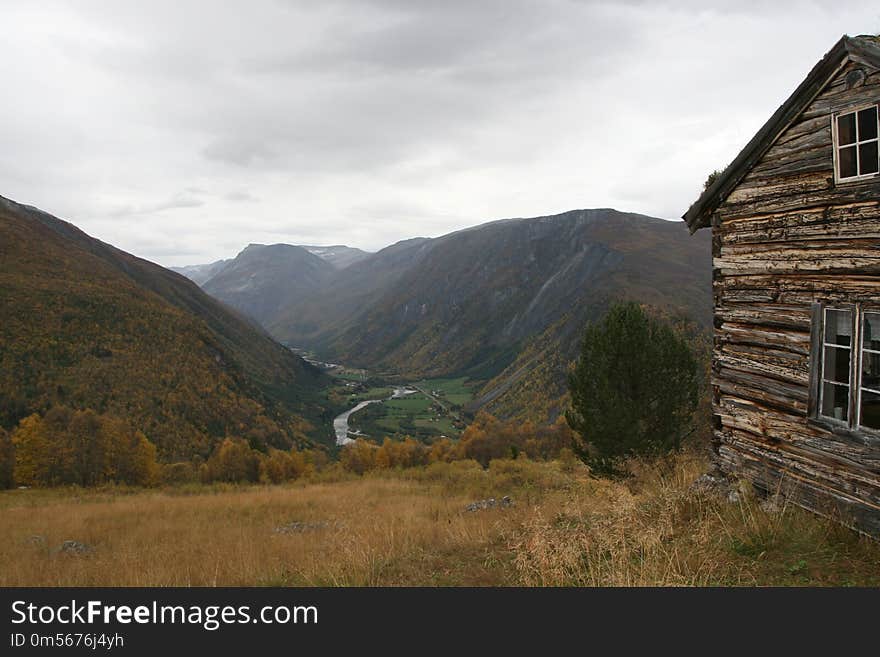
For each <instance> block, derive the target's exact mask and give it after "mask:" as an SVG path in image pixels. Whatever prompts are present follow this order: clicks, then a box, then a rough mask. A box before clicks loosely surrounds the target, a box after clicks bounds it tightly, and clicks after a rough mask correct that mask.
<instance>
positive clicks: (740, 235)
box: [712, 63, 880, 535]
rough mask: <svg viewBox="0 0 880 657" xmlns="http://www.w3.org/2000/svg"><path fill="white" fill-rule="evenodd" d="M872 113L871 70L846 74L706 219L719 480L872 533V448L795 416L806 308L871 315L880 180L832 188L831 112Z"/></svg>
mask: <svg viewBox="0 0 880 657" xmlns="http://www.w3.org/2000/svg"><path fill="white" fill-rule="evenodd" d="M856 68H861V69H862V70H864V72H865V73H866V76H867V77H865V78H864V84H861V85H860V86H857V87H854V88H848V86H847V84H846V80H845V78H846V76H847V74H848V73H849V72H850V71H852V70H853V69H856ZM850 79H851V80H852V79H853V77H851V78H850ZM878 101H880V71H876V70H873V69H870V68H865V67H864V66H862V65H857V64H854V63H848V64H847V65H846V66H845V67H844V68H843V69H841V71H839V73H838V74H837V75H836V76H835V77H834V79H833V80H832V81H831V82H830V83H829V84H828V85H827V86H826V87H825V88H824V90H823V91H822V93H821V94H820V95H819V96H818V97H817V98H816V99H815V100H814V101H813V102H812V104H811V105H810V106H809V107H808V108H807V110H806V111H805V112H804V113H803V114H802V115H801V116H800V117H799V118H798V119H797V120H796V121H795V122H794V123H793V124H792V125H791V126H789V128H788V129H787V130H786V131H785V132H784V133H783V134H782V136H781V137H780V138H779V139H778V140H777V142H776V143H775V144H774V145H773V146H772V147H771V148H770V149H769V150H768V152H767V153H766V154H765V155H764V157H763V158H762V159H761V160H760V161H759V162H758V163H757V164H756V165H755V166H754V167H753V168H752V170H751V171H750V173H749V174H748V175H747V176H746V177H745V178H744V179H743V180H742V182H741V183H740V184H739V185H738V186H737V187H736V189H734V190H733V192H732V193H731V194H730V195H729V196H728V198H727V199H726V201H725V202H724V203H723V204H722V205H720V206H719V208H718V209H717V210H716V212H715V213H714V215H713V217H712V232H713V263H714V268H713V292H714V303H715V348H714V362H713V390H714V407H715V414H716V423H715V427H716V428H715V438H716V449H717V451H718V455H719V459H720V463H721V466H722V468H723V469H725V470H726V471H728V472H734V473H737V474H738V475H740V476H745V477H746V478H748V479H750V480H751V481H752V482H753V483H754V484H755V485H757V486H759V487H761V488H764V489H765V490H768V491H774V490H776V489H778V488H780V487H781V488H782V489H785V491H786V492H787V494H788V495H790V496H791V497H792V498H793V499H794V500H795V501H797V502H798V503H799V504H801V505H803V506H805V507H807V508H809V509H811V510H814V511H816V512H818V513H823V514H828V515H835V516H838V517H841V518H842V519H843V520H844V522H848V523H850V524H852V525H853V526H855V527H857V528H859V529H860V530H862V531H865V532H868V533H871V534H874V535H880V440H877V439H873V438H870V437H863V436H859V435H853V434H850V433H848V432H845V431H833V430H829V429H827V428H825V427H823V426H820V424H819V423H817V422H814V421H812V420H811V418H810V415H809V412H810V410H811V409H810V360H811V355H810V346H811V323H812V322H811V308H812V304H813V303H814V302H835V301H848V302H874V303H878V304H880V179H878V178H874V179H872V180H870V181H868V182H861V183H835V181H834V165H833V144H832V133H831V117H832V114H834V113H837V112H840V111H841V110H845V109H847V108H853V107H857V106H861V105H864V104H867V103H876V102H878Z"/></svg>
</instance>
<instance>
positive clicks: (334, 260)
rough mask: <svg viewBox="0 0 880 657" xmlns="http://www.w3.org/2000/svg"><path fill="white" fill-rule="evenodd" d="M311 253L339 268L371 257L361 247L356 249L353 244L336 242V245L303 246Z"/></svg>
mask: <svg viewBox="0 0 880 657" xmlns="http://www.w3.org/2000/svg"><path fill="white" fill-rule="evenodd" d="M302 248H304V249H305V250H306V251H308V252H309V253H311V254H313V255H316V256H318V257H319V258H321V259H322V260H326V261H327V262H329V263H330V264H331V265H333V266H334V267H336V268H337V269H345V268H346V267H348V266H350V265H353V264H354V263H356V262H360V261H361V260H364V259H365V258H369V257H370V254H369V253H367V252H366V251H362V250H361V249H355V248H353V247H351V246H343V245H341V244H336V245H334V246H305V245H303V247H302Z"/></svg>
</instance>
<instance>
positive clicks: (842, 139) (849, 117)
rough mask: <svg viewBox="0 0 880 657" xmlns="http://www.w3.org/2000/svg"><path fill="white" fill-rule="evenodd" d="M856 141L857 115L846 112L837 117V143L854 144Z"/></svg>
mask: <svg viewBox="0 0 880 657" xmlns="http://www.w3.org/2000/svg"><path fill="white" fill-rule="evenodd" d="M855 141H856V115H855V113H853V114H844V115H843V116H838V117H837V143H838V144H839V145H841V146H843V145H844V144H854V143H855Z"/></svg>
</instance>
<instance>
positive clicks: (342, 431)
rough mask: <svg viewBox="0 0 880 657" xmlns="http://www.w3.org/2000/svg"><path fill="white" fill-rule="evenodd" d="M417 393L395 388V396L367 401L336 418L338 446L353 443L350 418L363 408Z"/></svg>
mask: <svg viewBox="0 0 880 657" xmlns="http://www.w3.org/2000/svg"><path fill="white" fill-rule="evenodd" d="M417 392H418V390H413V389H412V388H395V389H394V394H393V395H391V396H390V397H388V398H386V399H368V400H366V401H362V402H360V403H359V404H358V405H357V406H354V407H352V408H350V409H348V410H347V411H345V413H342V414H341V415H338V416H336V419H335V420H333V431H334V432H335V433H336V444H337V445H346V444H348V443H350V442H353V439H352V438H349V437H348V434H349V431H350V429H349V427H348V418H349V417H351V416H352V415H353V414H354V413H357V412H358V411H359V410H361V409H362V408H366V407H367V406H369V405H370V404H381V403H382V402H383V401H386V400H387V399H401V398H403V397H406V396H407V395H413V394H415V393H417Z"/></svg>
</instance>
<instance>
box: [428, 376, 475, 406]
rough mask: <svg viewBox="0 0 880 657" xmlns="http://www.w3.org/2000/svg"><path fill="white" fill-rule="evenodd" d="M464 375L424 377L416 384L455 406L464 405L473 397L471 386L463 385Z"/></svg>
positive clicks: (465, 379)
mask: <svg viewBox="0 0 880 657" xmlns="http://www.w3.org/2000/svg"><path fill="white" fill-rule="evenodd" d="M466 381H467V378H466V377H461V378H457V379H426V380H424V381H419V382H418V383H417V384H416V385H418V386H419V387H420V388H422V389H423V390H427V391H428V392H430V393H432V394H436V395H437V396H438V397H439V398H440V399H442V400H444V401H448V402H449V403H451V404H453V405H455V406H464V405H465V404H467V403H468V402H470V401H471V400H472V399H473V398H474V393H473V390H472V389H471V388H469V387H468V386H466V385H465V382H466Z"/></svg>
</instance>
